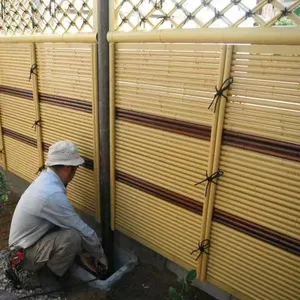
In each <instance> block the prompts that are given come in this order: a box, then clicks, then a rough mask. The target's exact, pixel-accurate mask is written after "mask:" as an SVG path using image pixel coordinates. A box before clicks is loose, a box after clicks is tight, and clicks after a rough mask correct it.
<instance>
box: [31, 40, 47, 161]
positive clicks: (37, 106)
mask: <svg viewBox="0 0 300 300" xmlns="http://www.w3.org/2000/svg"><path fill="white" fill-rule="evenodd" d="M30 53H31V65H32V66H34V65H36V50H35V44H33V43H32V44H31V45H30ZM35 73H36V74H37V70H35ZM36 74H32V75H31V76H32V79H31V80H32V91H33V101H34V110H35V120H34V122H33V124H34V123H35V122H38V121H41V114H40V102H39V88H38V79H37V76H38V75H36ZM41 126H42V124H41V122H39V123H37V125H36V126H33V128H34V130H35V131H36V141H37V149H38V153H39V165H40V166H43V165H44V156H43V141H42V128H41Z"/></svg>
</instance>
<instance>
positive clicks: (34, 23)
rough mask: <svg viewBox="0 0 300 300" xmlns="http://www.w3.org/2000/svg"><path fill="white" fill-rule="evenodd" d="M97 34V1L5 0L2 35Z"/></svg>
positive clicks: (1, 5) (0, 14)
mask: <svg viewBox="0 0 300 300" xmlns="http://www.w3.org/2000/svg"><path fill="white" fill-rule="evenodd" d="M92 30H93V0H22V1H17V0H1V1H0V35H1V34H2V35H4V34H5V35H24V34H35V33H66V32H68V33H74V32H91V31H92Z"/></svg>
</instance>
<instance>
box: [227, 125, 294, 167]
mask: <svg viewBox="0 0 300 300" xmlns="http://www.w3.org/2000/svg"><path fill="white" fill-rule="evenodd" d="M223 145H227V146H233V147H237V148H242V149H246V150H251V151H255V152H259V153H263V154H267V155H272V156H276V157H280V158H284V159H289V160H293V161H298V162H300V145H298V144H292V143H288V142H283V141H278V140H273V139H268V138H264V137H260V136H254V135H250V134H245V133H240V132H233V131H229V130H224V133H223Z"/></svg>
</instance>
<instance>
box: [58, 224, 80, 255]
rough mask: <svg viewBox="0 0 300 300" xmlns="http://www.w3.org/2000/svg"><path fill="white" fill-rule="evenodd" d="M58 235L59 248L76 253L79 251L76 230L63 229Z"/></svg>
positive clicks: (78, 237)
mask: <svg viewBox="0 0 300 300" xmlns="http://www.w3.org/2000/svg"><path fill="white" fill-rule="evenodd" d="M60 235H61V236H60V238H59V240H60V241H59V242H60V246H64V247H65V248H69V249H70V250H72V251H74V252H76V253H79V252H80V251H81V236H80V234H79V232H78V231H77V230H76V229H63V230H61V234H60Z"/></svg>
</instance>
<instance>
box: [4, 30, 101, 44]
mask: <svg viewBox="0 0 300 300" xmlns="http://www.w3.org/2000/svg"><path fill="white" fill-rule="evenodd" d="M94 42H97V34H96V33H95V32H94V33H76V34H70V33H63V34H40V35H34V34H33V35H27V36H26V35H21V36H3V37H0V44H1V43H94Z"/></svg>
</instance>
